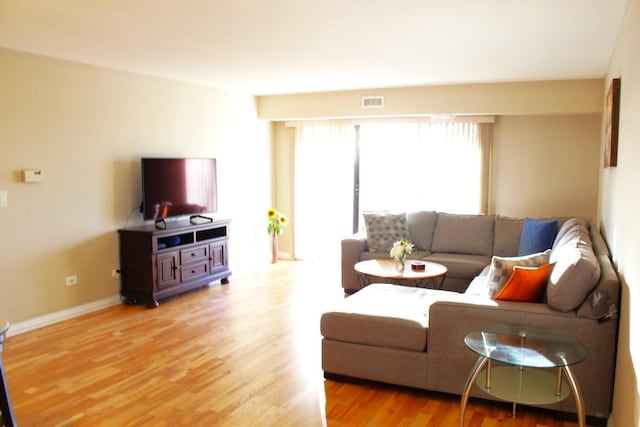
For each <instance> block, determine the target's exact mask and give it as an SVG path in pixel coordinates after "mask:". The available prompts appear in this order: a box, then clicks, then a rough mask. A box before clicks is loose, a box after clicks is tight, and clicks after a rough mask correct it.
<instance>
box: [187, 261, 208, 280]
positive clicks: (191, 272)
mask: <svg viewBox="0 0 640 427" xmlns="http://www.w3.org/2000/svg"><path fill="white" fill-rule="evenodd" d="M208 275H209V263H208V262H205V263H202V264H196V265H192V266H188V267H183V268H182V281H183V282H187V281H189V280H194V279H198V278H200V277H204V276H208Z"/></svg>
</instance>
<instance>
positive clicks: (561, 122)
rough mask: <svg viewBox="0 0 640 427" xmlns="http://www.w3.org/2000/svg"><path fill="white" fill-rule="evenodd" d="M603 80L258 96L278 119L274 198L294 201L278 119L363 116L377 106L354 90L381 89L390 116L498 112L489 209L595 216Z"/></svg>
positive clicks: (262, 108)
mask: <svg viewBox="0 0 640 427" xmlns="http://www.w3.org/2000/svg"><path fill="white" fill-rule="evenodd" d="M602 82H603V81H602V80H601V79H594V80H573V81H564V82H557V81H552V82H529V83H504V84H487V85H466V86H464V85H460V86H442V87H433V86H429V87H421V88H395V89H378V90H375V91H346V92H328V93H317V94H301V95H279V96H262V97H258V111H259V115H260V117H261V118H269V119H272V120H277V122H276V124H275V129H276V132H275V143H274V144H275V149H276V151H274V152H275V153H276V154H275V164H274V170H276V171H277V174H278V176H277V179H276V182H277V193H276V198H277V200H278V204H279V205H280V206H291V209H292V208H293V189H292V188H293V187H292V185H290V180H292V179H293V176H294V175H293V173H294V171H293V167H292V164H291V162H292V157H293V154H292V151H291V150H293V136H292V130H291V129H290V128H285V127H284V125H283V123H282V122H279V120H285V119H302V120H305V119H307V120H314V119H316V120H317V119H322V118H323V117H332V118H339V119H344V118H349V119H353V118H358V117H362V115H363V111H364V113H368V112H369V111H375V110H362V109H361V108H360V97H361V96H363V95H368V94H378V95H384V96H385V109H384V112H385V114H386V113H389V112H390V111H392V112H393V114H391V115H392V116H394V117H397V116H417V115H425V114H429V113H438V114H441V113H460V112H466V113H469V114H471V113H473V114H485V115H496V122H495V125H494V139H493V146H494V153H493V159H492V185H491V189H490V191H491V194H490V205H489V209H490V212H491V213H497V214H500V215H507V216H527V215H529V216H536V217H545V216H559V215H562V216H564V215H579V216H584V217H586V218H590V219H596V215H597V188H598V177H599V168H598V165H599V154H600V146H599V143H600V137H599V135H600V126H601V115H602V106H603V95H602ZM465 89H467V90H466V91H465ZM438 102H442V105H440V104H438ZM525 112H526V114H524V113H525ZM378 114H380V112H379V111H378ZM341 115H342V116H341ZM287 150H289V151H287ZM291 212H293V211H291ZM293 220H294V221H295V215H293ZM290 244H292V240H288V239H287V240H285V241H284V242H282V244H281V250H282V251H289V250H291V248H292V246H289V245H290Z"/></svg>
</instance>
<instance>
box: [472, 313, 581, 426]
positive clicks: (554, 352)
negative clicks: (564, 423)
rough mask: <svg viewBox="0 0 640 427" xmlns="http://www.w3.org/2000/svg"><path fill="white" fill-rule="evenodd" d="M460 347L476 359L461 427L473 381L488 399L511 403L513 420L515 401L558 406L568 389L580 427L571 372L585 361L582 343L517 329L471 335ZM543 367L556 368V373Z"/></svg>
mask: <svg viewBox="0 0 640 427" xmlns="http://www.w3.org/2000/svg"><path fill="white" fill-rule="evenodd" d="M464 343H465V344H466V345H467V347H469V348H470V349H471V350H473V351H474V352H475V353H476V354H478V356H479V357H478V361H477V362H476V364H475V366H474V367H473V369H472V371H471V373H470V374H469V377H468V378H467V382H466V384H465V386H464V391H463V393H462V396H461V398H460V427H463V426H464V412H465V409H466V406H467V401H468V400H469V394H470V393H471V389H472V388H473V384H474V383H477V385H478V387H480V388H481V389H482V390H484V391H485V392H487V393H489V394H491V395H492V396H495V397H497V398H499V399H502V400H506V401H510V402H513V416H515V413H516V404H517V403H523V404H546V403H554V402H559V401H562V400H564V399H566V398H567V397H568V396H569V390H571V392H572V393H573V397H574V399H575V401H576V411H577V415H578V425H579V426H580V427H584V425H585V411H584V402H583V399H582V393H581V391H580V387H579V386H578V383H577V381H576V379H575V376H574V375H573V372H572V371H571V368H570V366H571V365H575V364H577V363H580V362H582V361H584V360H585V359H586V358H587V355H588V353H587V350H586V348H585V347H584V346H583V345H582V344H580V343H578V342H576V341H574V340H572V339H570V338H567V337H564V336H561V335H556V334H553V333H552V332H548V331H542V330H536V329H531V328H526V327H521V326H502V327H495V328H487V329H483V330H481V331H475V332H471V333H470V334H469V335H467V336H466V337H465V338H464ZM492 362H499V363H500V364H501V366H498V367H492ZM483 368H486V369H483ZM531 368H535V369H531ZM542 368H555V369H556V372H555V375H554V374H551V373H549V372H547V370H544V369H542Z"/></svg>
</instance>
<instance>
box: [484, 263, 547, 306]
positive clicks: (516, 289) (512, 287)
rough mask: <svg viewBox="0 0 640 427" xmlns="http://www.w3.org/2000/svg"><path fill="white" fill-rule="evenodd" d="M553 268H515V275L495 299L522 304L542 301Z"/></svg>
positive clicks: (510, 277) (543, 266)
mask: <svg viewBox="0 0 640 427" xmlns="http://www.w3.org/2000/svg"><path fill="white" fill-rule="evenodd" d="M553 266H554V264H543V265H541V266H539V267H522V266H515V267H513V273H511V276H509V279H507V282H506V283H505V284H504V286H503V287H502V289H500V290H499V291H498V292H497V293H496V294H495V295H494V297H493V299H496V300H503V301H522V302H540V301H542V297H543V296H544V292H545V290H546V289H547V280H549V275H550V274H551V270H553Z"/></svg>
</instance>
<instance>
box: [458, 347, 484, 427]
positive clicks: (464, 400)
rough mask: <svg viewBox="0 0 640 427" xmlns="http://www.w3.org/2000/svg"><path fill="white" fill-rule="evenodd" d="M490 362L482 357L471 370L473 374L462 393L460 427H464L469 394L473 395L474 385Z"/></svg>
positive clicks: (470, 375)
mask: <svg viewBox="0 0 640 427" xmlns="http://www.w3.org/2000/svg"><path fill="white" fill-rule="evenodd" d="M488 361H489V359H488V358H486V357H482V356H480V357H479V358H478V361H477V362H476V364H475V366H474V367H473V369H472V370H471V373H470V374H469V377H468V378H467V382H466V383H465V385H464V391H463V392H462V396H461V397H460V427H464V411H465V410H466V409H467V401H468V400H469V394H470V393H471V389H472V388H473V383H474V382H475V381H476V378H477V377H478V374H479V373H480V371H481V370H482V368H484V366H485V365H486V364H487V362H488Z"/></svg>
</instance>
